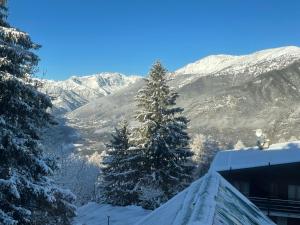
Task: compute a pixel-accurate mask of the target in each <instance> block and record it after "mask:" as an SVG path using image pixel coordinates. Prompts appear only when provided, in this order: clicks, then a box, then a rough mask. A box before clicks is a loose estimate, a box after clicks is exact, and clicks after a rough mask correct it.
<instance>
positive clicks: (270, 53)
mask: <svg viewBox="0 0 300 225" xmlns="http://www.w3.org/2000/svg"><path fill="white" fill-rule="evenodd" d="M299 58H300V48H299V47H296V46H288V47H281V48H273V49H267V50H262V51H258V52H255V53H252V54H249V55H241V56H233V55H211V56H207V57H205V58H203V59H200V60H198V61H196V62H194V63H190V64H188V65H186V66H184V67H182V68H180V69H178V70H176V71H175V75H178V74H196V75H198V76H207V75H210V74H217V75H224V74H232V75H237V74H242V73H251V74H253V75H258V74H261V73H266V72H268V71H271V70H278V69H281V68H283V67H286V66H287V65H289V64H291V63H293V62H294V61H296V60H299Z"/></svg>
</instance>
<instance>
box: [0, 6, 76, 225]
mask: <svg viewBox="0 0 300 225" xmlns="http://www.w3.org/2000/svg"><path fill="white" fill-rule="evenodd" d="M6 17H7V9H6V6H5V4H3V1H2V4H1V5H0V224H5V225H7V224H9V225H11V224H22V225H27V224H69V223H70V218H71V217H72V216H73V215H74V206H73V205H72V204H71V202H72V201H73V200H74V196H73V195H72V194H71V193H69V192H67V191H65V190H62V189H59V188H58V187H57V186H55V184H53V182H52V181H51V180H50V179H49V178H48V177H47V176H48V175H51V174H52V171H53V169H55V163H54V161H53V160H51V159H47V158H45V157H44V155H43V151H42V148H41V146H40V144H39V142H38V140H39V130H40V128H42V127H43V126H46V125H48V124H50V123H51V122H52V121H51V117H50V115H49V114H48V113H47V112H46V109H47V108H49V107H51V101H50V99H49V98H48V97H47V96H46V95H44V94H42V93H40V92H39V91H38V90H37V85H38V82H37V81H35V80H33V79H31V75H32V74H33V72H34V70H35V67H36V65H37V64H38V60H39V59H38V57H37V56H36V55H35V53H34V52H33V51H34V50H37V49H38V48H39V46H38V45H36V44H34V43H33V42H32V41H31V39H30V36H29V35H28V34H27V33H24V32H22V31H19V30H17V29H15V28H12V27H10V25H9V24H8V22H7V21H6Z"/></svg>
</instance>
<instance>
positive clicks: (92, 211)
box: [73, 202, 151, 225]
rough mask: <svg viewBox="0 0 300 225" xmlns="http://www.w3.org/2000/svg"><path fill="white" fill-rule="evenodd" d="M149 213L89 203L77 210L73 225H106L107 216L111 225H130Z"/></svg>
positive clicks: (136, 207)
mask: <svg viewBox="0 0 300 225" xmlns="http://www.w3.org/2000/svg"><path fill="white" fill-rule="evenodd" d="M150 212H151V211H150V210H145V209H143V208H141V207H138V206H126V207H115V206H111V205H100V204H97V203H94V202H90V203H88V204H86V205H84V206H82V207H80V208H79V209H78V210H77V217H76V218H75V220H74V223H73V225H107V216H110V224H111V225H132V224H134V223H136V222H137V221H139V220H140V219H141V218H143V217H145V216H146V215H148V214H149V213H150Z"/></svg>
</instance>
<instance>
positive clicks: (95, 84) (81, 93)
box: [41, 73, 140, 114]
mask: <svg viewBox="0 0 300 225" xmlns="http://www.w3.org/2000/svg"><path fill="white" fill-rule="evenodd" d="M139 79H140V77H138V76H125V75H123V74H120V73H99V74H94V75H90V76H81V77H79V76H72V77H70V78H69V79H67V80H63V81H54V80H46V79H43V80H41V81H42V83H43V86H42V91H43V92H45V93H47V94H48V95H50V96H52V97H53V98H54V100H53V105H54V108H53V109H52V110H53V112H54V113H56V114H57V113H59V114H61V113H66V112H70V111H72V110H74V109H76V108H78V107H80V106H83V105H85V104H87V103H88V102H90V101H93V100H95V99H97V98H100V97H103V96H107V95H110V94H112V93H114V92H116V91H118V90H120V89H122V88H124V87H127V86H129V85H131V84H133V83H135V82H136V81H137V80H139Z"/></svg>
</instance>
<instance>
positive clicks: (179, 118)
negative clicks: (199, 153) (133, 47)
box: [134, 62, 193, 208]
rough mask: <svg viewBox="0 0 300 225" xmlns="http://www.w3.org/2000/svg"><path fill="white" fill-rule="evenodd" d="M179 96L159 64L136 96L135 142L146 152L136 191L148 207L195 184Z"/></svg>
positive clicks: (152, 70)
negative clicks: (178, 101) (178, 103)
mask: <svg viewBox="0 0 300 225" xmlns="http://www.w3.org/2000/svg"><path fill="white" fill-rule="evenodd" d="M177 97H178V94H177V93H176V92H173V91H172V90H171V89H170V87H169V86H168V85H167V84H166V70H165V69H164V68H163V66H162V65H161V64H160V62H157V63H155V64H154V65H153V67H152V69H151V70H150V73H149V78H148V79H146V85H145V87H144V88H143V89H142V90H140V91H139V92H138V95H137V96H136V101H137V104H138V111H137V114H136V119H137V120H138V121H139V122H140V126H139V128H138V129H137V131H136V136H135V140H134V142H135V147H136V149H139V150H140V151H141V152H142V157H141V158H140V159H141V161H140V162H139V166H140V167H141V169H140V172H141V174H142V176H141V178H140V180H139V182H138V184H137V186H136V189H137V190H138V191H139V196H140V204H141V205H142V206H144V207H146V208H155V207H157V206H159V205H160V204H161V203H163V202H165V201H167V200H168V199H169V198H171V197H172V196H173V195H175V194H176V193H177V192H179V191H181V190H182V189H183V188H184V187H186V185H187V184H188V183H189V182H190V181H191V172H192V169H193V166H192V163H191V161H190V157H191V156H192V153H191V151H190V150H189V148H188V145H189V137H188V134H187V133H186V129H187V123H188V120H187V119H186V118H185V117H184V116H183V115H182V114H181V113H182V112H183V109H182V108H180V107H175V105H176V99H177Z"/></svg>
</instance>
